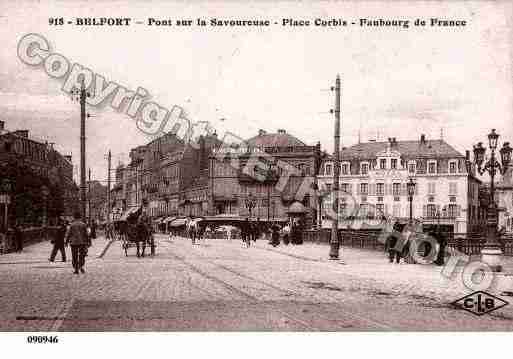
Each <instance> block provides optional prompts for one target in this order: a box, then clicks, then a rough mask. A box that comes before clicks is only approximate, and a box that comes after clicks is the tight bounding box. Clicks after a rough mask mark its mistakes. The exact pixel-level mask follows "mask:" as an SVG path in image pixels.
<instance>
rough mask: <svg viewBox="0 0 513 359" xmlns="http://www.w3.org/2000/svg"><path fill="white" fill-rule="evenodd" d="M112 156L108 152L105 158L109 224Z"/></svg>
mask: <svg viewBox="0 0 513 359" xmlns="http://www.w3.org/2000/svg"><path fill="white" fill-rule="evenodd" d="M111 159H112V155H111V152H110V150H109V154H108V157H107V162H108V170H107V223H108V224H110V171H111V169H110V166H111Z"/></svg>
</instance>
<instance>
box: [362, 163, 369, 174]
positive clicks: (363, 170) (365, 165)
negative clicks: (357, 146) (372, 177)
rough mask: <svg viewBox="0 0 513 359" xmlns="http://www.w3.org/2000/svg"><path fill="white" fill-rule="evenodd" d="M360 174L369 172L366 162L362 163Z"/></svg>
mask: <svg viewBox="0 0 513 359" xmlns="http://www.w3.org/2000/svg"><path fill="white" fill-rule="evenodd" d="M361 172H362V175H366V174H367V173H368V172H369V164H368V163H362V171H361Z"/></svg>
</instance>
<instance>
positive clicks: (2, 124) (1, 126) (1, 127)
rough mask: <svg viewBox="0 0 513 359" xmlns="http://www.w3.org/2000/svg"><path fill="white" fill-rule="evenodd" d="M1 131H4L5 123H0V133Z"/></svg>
mask: <svg viewBox="0 0 513 359" xmlns="http://www.w3.org/2000/svg"><path fill="white" fill-rule="evenodd" d="M3 130H5V122H4V121H0V131H3Z"/></svg>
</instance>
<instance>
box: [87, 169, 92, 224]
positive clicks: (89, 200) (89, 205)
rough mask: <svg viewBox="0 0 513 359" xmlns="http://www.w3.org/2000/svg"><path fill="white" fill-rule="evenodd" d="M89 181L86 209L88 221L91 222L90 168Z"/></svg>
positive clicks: (89, 172)
mask: <svg viewBox="0 0 513 359" xmlns="http://www.w3.org/2000/svg"><path fill="white" fill-rule="evenodd" d="M88 177H89V181H88V182H87V208H88V212H89V213H88V217H87V219H88V221H89V222H90V221H91V217H92V215H91V168H89V171H88Z"/></svg>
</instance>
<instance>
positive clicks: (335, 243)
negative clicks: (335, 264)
mask: <svg viewBox="0 0 513 359" xmlns="http://www.w3.org/2000/svg"><path fill="white" fill-rule="evenodd" d="M332 89H333V88H332ZM333 112H335V135H334V140H335V151H334V152H335V163H334V165H335V166H334V167H335V168H334V173H333V193H334V196H333V197H334V204H333V207H334V209H335V218H333V220H332V222H331V239H330V254H329V255H330V259H333V260H337V259H338V256H339V250H340V243H339V238H338V212H339V205H338V199H339V198H338V197H339V193H338V192H339V178H340V76H339V75H337V79H336V81H335V110H334V111H333Z"/></svg>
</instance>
